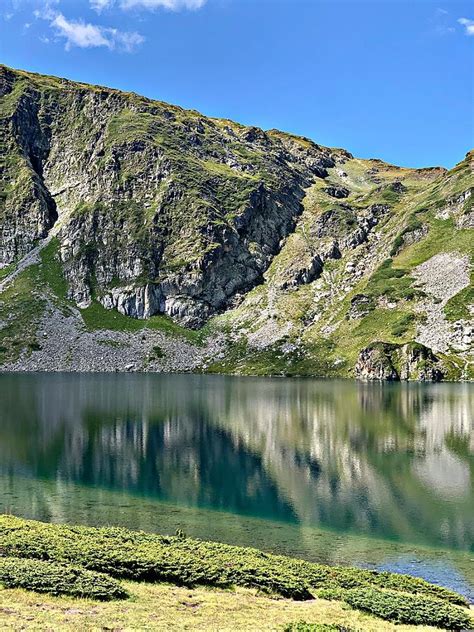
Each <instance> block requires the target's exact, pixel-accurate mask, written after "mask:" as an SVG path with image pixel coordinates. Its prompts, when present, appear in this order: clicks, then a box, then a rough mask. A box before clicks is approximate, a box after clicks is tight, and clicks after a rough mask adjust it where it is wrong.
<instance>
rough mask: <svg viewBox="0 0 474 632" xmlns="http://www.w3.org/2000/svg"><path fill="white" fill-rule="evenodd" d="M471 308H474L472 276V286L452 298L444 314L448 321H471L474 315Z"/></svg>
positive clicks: (445, 307)
mask: <svg viewBox="0 0 474 632" xmlns="http://www.w3.org/2000/svg"><path fill="white" fill-rule="evenodd" d="M469 306H471V308H472V307H473V306H474V279H473V277H472V276H471V285H470V286H469V287H466V288H464V290H461V291H460V292H458V293H457V294H456V295H455V296H453V297H452V298H450V299H449V301H448V302H447V303H446V305H445V306H444V313H445V315H446V318H447V320H449V321H456V320H462V319H464V320H470V319H471V318H472V315H471V311H470V310H469Z"/></svg>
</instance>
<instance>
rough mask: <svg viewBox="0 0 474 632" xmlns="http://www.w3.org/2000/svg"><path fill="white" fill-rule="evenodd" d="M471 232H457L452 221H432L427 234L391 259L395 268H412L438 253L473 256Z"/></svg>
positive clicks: (473, 248)
mask: <svg viewBox="0 0 474 632" xmlns="http://www.w3.org/2000/svg"><path fill="white" fill-rule="evenodd" d="M473 243H474V242H473V239H472V230H458V229H457V228H456V227H455V225H454V221H453V220H452V219H446V220H440V219H432V220H431V226H430V229H429V232H428V234H427V235H426V237H424V238H423V239H422V240H420V241H419V242H416V243H414V244H412V245H410V246H408V247H407V248H405V249H404V250H403V251H402V252H401V253H400V254H398V255H397V256H396V257H394V259H393V266H394V267H395V268H400V269H403V268H414V267H416V266H418V265H420V264H421V263H424V262H425V261H427V260H428V259H431V257H433V256H434V255H437V254H438V253H440V252H460V253H465V254H470V255H471V256H472V255H474V245H473Z"/></svg>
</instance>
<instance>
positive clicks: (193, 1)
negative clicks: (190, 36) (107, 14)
mask: <svg viewBox="0 0 474 632" xmlns="http://www.w3.org/2000/svg"><path fill="white" fill-rule="evenodd" d="M205 4H206V0H120V6H121V7H122V8H123V9H131V8H133V7H141V8H143V9H157V8H164V9H171V10H172V11H179V10H180V9H200V8H201V7H203V6H204V5H205Z"/></svg>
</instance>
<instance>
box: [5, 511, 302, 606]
mask: <svg viewBox="0 0 474 632" xmlns="http://www.w3.org/2000/svg"><path fill="white" fill-rule="evenodd" d="M193 543H194V545H193ZM200 544H201V543H200V542H199V541H191V540H187V539H184V540H183V539H181V538H177V537H173V538H165V537H161V536H158V535H153V534H146V533H140V532H133V531H128V530H127V529H116V528H104V529H94V528H87V527H63V526H59V525H49V524H43V523H40V522H33V521H23V520H20V519H15V518H11V517H8V516H5V517H2V518H0V550H3V552H4V553H6V554H8V555H13V556H17V557H24V558H36V559H41V560H52V561H55V562H61V563H67V564H74V565H79V566H83V567H84V568H87V569H90V570H94V571H100V572H104V573H107V574H109V575H112V576H114V577H118V578H126V579H131V580H137V581H150V582H154V581H166V582H170V583H173V584H176V585H182V586H194V585H209V586H215V587H221V588H227V587H230V586H232V585H238V586H245V587H252V588H257V589H259V590H261V591H263V592H267V593H276V594H279V595H281V596H283V597H288V598H291V599H296V600H303V599H311V598H312V595H311V593H310V592H309V589H308V585H307V583H306V582H305V581H304V580H302V579H300V578H298V577H297V575H296V574H295V573H294V572H293V571H292V570H291V569H284V568H283V569H282V568H281V567H280V566H276V567H275V566H274V565H273V564H272V560H271V557H270V558H269V559H267V560H265V559H262V558H261V557H260V556H258V555H254V554H253V553H254V552H253V551H251V550H249V551H248V552H247V551H246V549H239V548H238V547H229V548H228V550H225V549H223V550H219V549H216V550H215V551H214V552H212V553H208V554H205V550H204V549H203V548H201V547H200ZM234 549H235V551H234ZM237 552H238V554H236V553H237ZM255 553H258V552H255Z"/></svg>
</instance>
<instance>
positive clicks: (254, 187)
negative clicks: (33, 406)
mask: <svg viewBox="0 0 474 632" xmlns="http://www.w3.org/2000/svg"><path fill="white" fill-rule="evenodd" d="M0 134H1V137H0V148H1V155H0V368H7V369H11V370H21V369H28V368H29V369H36V368H38V367H45V369H47V370H54V369H56V370H64V369H65V368H67V370H87V369H89V370H94V371H95V370H101V366H103V368H104V370H113V369H114V363H115V366H116V368H118V369H123V368H125V369H127V370H144V371H145V370H178V369H180V370H209V371H217V372H229V373H252V374H254V373H258V374H262V375H266V374H269V373H271V374H277V375H302V374H304V375H318V376H319V375H324V376H337V377H354V376H357V377H361V378H363V379H387V380H395V379H397V380H398V379H422V380H437V379H440V377H441V375H442V374H444V375H445V376H446V378H448V379H474V346H473V325H472V323H473V315H474V299H473V290H472V264H473V262H474V250H473V246H472V245H473V244H474V237H473V236H472V227H473V225H474V224H473V219H472V218H473V210H472V200H473V196H472V190H473V180H472V173H473V166H474V152H470V153H468V154H467V156H466V158H465V160H463V161H462V162H460V163H459V164H458V165H457V166H456V167H455V168H453V169H452V170H451V171H446V170H444V169H441V168H429V169H407V168H402V167H397V166H395V165H390V164H388V163H385V162H383V161H381V160H376V159H371V160H363V159H358V158H354V157H353V156H351V154H350V153H348V152H347V151H345V150H344V149H334V148H328V147H322V146H321V145H318V144H316V143H314V142H313V141H311V140H309V139H307V138H304V137H299V136H294V135H291V134H288V133H284V132H280V131H278V130H269V131H264V130H261V129H258V128H256V127H246V126H244V125H240V124H238V123H234V122H232V121H229V120H224V119H213V118H208V117H206V116H203V115H201V114H200V113H198V112H195V111H187V110H183V109H182V108H179V107H176V106H173V105H169V104H166V103H162V102H159V101H152V100H149V99H146V98H143V97H140V96H138V95H135V94H129V93H124V92H120V91H117V90H112V89H109V88H103V87H98V86H90V85H86V84H80V83H75V82H71V81H67V80H64V79H59V78H54V77H43V76H40V75H34V74H31V73H26V72H22V71H16V70H12V69H9V68H6V67H5V66H0ZM469 231H471V232H469ZM204 325H205V327H203V326H204ZM55 329H56V330H58V332H60V335H58V336H57V337H55V333H54V332H55ZM191 329H194V330H196V329H199V330H201V329H202V331H199V332H196V331H190V330H191ZM151 330H153V331H154V332H155V334H156V335H154V337H152V336H147V335H146V334H147V332H148V331H151ZM130 332H131V333H133V334H134V335H133V336H132V335H130V336H128V334H129V333H130ZM142 335H143V336H144V337H142ZM51 337H53V338H54V340H50V339H51ZM128 338H129V341H128V342H127V340H128ZM183 340H184V341H186V344H183ZM213 340H214V341H216V340H217V341H219V342H218V344H217V345H216V344H214V343H213ZM173 341H174V342H173ZM380 341H382V342H380ZM155 343H156V344H155ZM416 343H420V345H417V344H416ZM81 347H84V348H85V349H86V350H87V353H85V354H84V356H81V355H80V352H79V349H80V348H81ZM154 347H159V348H160V349H164V350H165V351H166V353H165V355H166V358H165V359H163V360H162V361H161V360H160V358H159V355H160V354H159V353H158V352H156V350H155V349H154ZM104 349H106V350H107V351H106V352H105V351H104ZM173 349H175V351H173ZM206 349H207V351H206ZM434 354H436V356H435V355H434ZM159 360H160V361H159ZM188 360H189V362H188Z"/></svg>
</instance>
